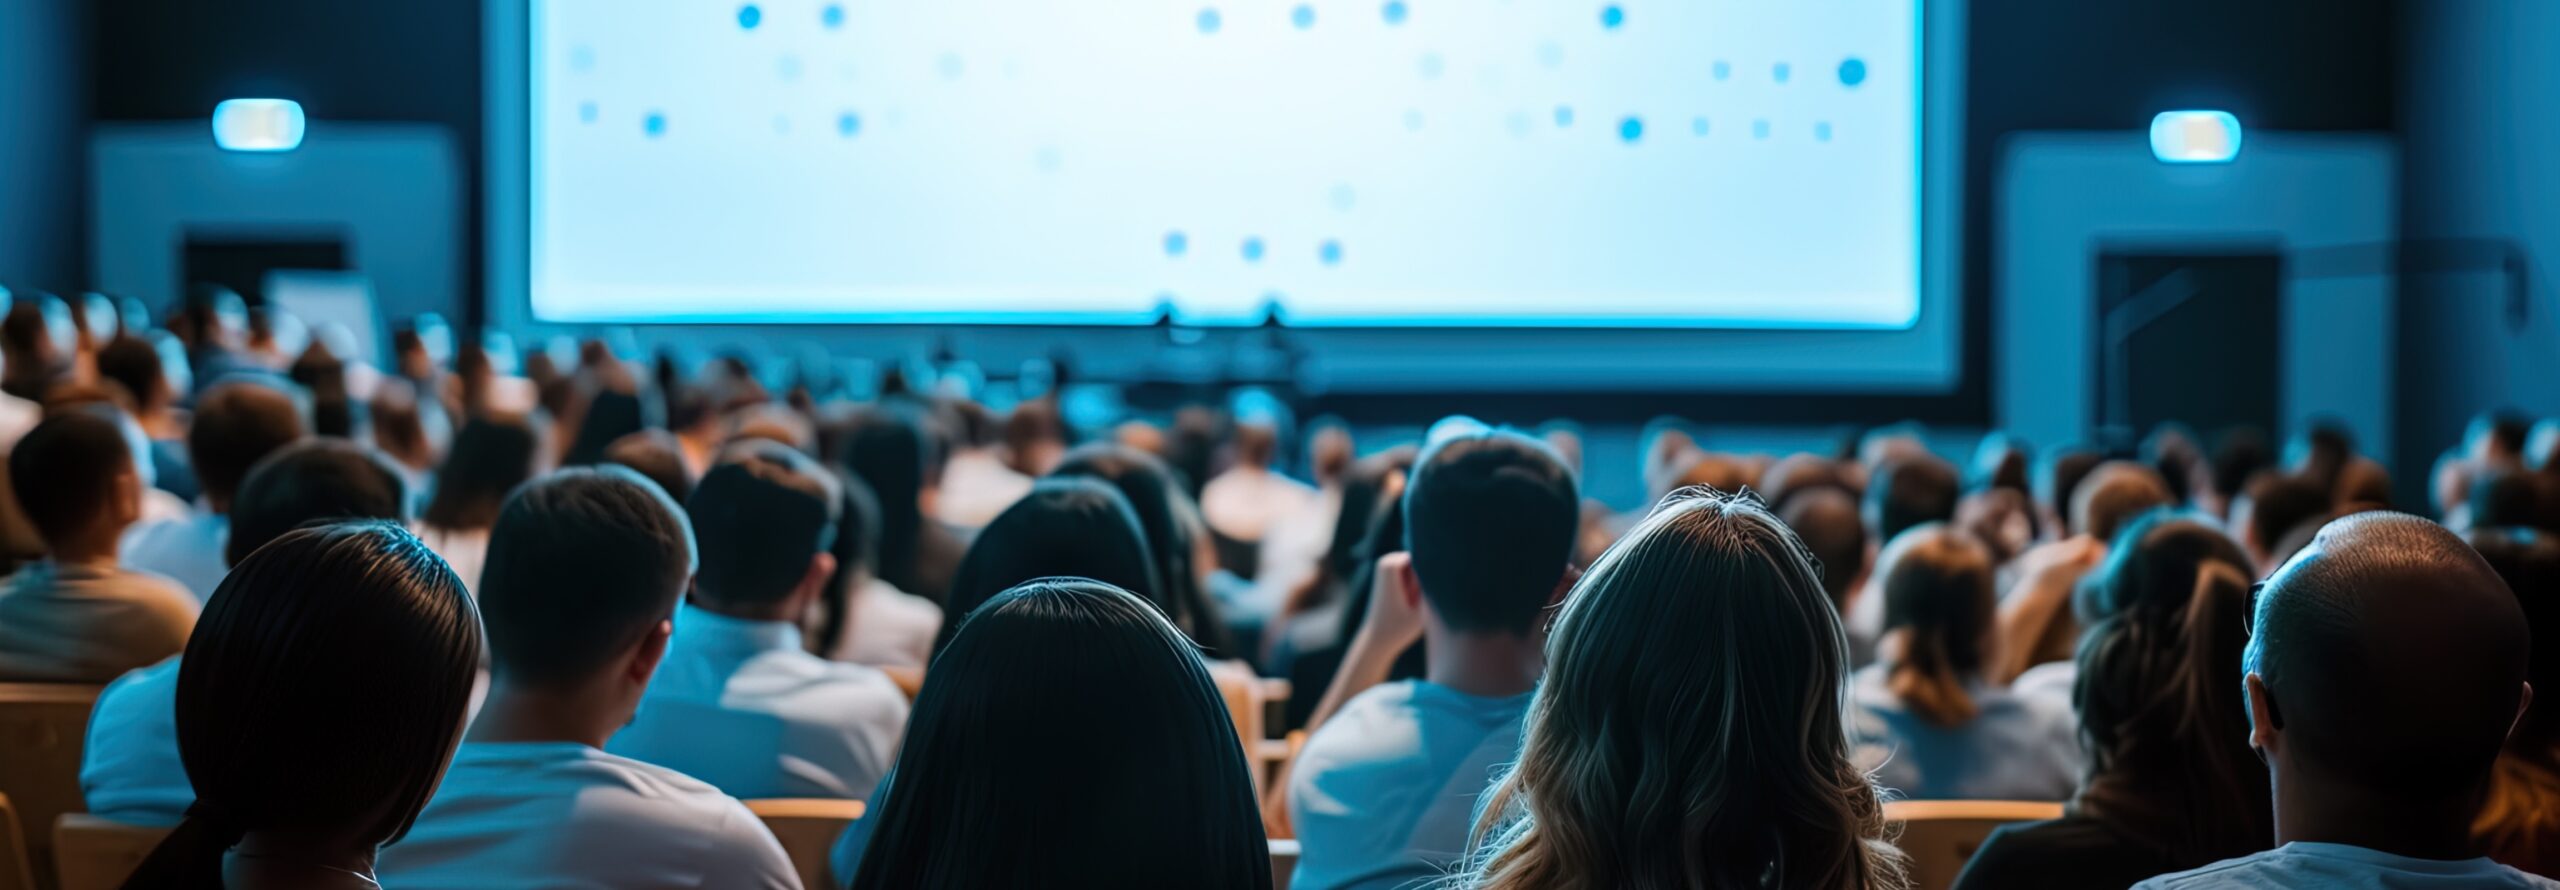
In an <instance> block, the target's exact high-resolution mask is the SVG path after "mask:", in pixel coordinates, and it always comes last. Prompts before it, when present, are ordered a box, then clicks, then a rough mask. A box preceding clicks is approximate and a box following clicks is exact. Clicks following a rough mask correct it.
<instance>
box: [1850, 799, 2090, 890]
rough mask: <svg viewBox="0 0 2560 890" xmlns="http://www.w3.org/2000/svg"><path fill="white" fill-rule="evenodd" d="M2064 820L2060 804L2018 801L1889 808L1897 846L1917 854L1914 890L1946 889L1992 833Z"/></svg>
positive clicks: (1913, 855) (1906, 803)
mask: <svg viewBox="0 0 2560 890" xmlns="http://www.w3.org/2000/svg"><path fill="white" fill-rule="evenodd" d="M2061 816H2062V805H2061V804H2059V803H2051V802H2040V801H2017V800H1897V801H1893V802H1890V803H1887V804H1885V805H1884V819H1885V821H1886V822H1888V823H1890V824H1891V830H1892V832H1893V836H1894V838H1895V841H1894V842H1895V843H1896V844H1897V845H1899V846H1900V847H1902V852H1904V853H1906V854H1909V855H1910V856H1911V887H1912V890H1946V888H1948V887H1952V886H1955V883H1956V875H1957V874H1959V873H1961V872H1963V871H1964V864H1965V863H1966V862H1968V861H1970V860H1972V859H1973V852H1974V851H1975V850H1979V849H1981V848H1982V841H1983V839H1985V838H1988V837H1990V836H1991V831H1992V829H1995V828H1999V827H2000V826H2003V825H2007V824H2010V823H2013V822H2038V821H2042V820H2045V819H2056V818H2060V817H2061Z"/></svg>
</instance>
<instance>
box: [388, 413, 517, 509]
mask: <svg viewBox="0 0 2560 890" xmlns="http://www.w3.org/2000/svg"><path fill="white" fill-rule="evenodd" d="M541 450H542V437H541V436H540V435H538V434H536V433H535V432H534V429H533V424H532V422H531V421H528V420H526V419H525V418H523V417H501V416H487V417H474V418H472V419H471V421H470V422H469V423H466V424H463V426H462V432H460V433H456V434H454V437H453V451H452V452H451V453H450V454H448V455H446V457H445V459H444V466H443V467H442V468H439V469H438V470H437V471H436V481H435V488H436V491H435V496H434V497H432V498H429V499H428V500H427V509H426V510H424V511H422V512H420V513H419V514H418V519H419V520H420V521H421V522H424V523H425V524H427V525H430V526H433V527H436V528H440V529H446V530H450V531H469V530H475V529H484V528H488V527H490V526H493V525H497V524H498V508H500V507H502V506H505V504H506V502H507V493H508V492H511V491H514V490H515V489H516V486H518V485H523V484H524V482H525V480H527V479H531V478H533V465H534V460H535V458H536V457H537V456H538V455H539V454H540V453H541Z"/></svg>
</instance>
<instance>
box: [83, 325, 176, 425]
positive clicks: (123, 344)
mask: <svg viewBox="0 0 2560 890" xmlns="http://www.w3.org/2000/svg"><path fill="white" fill-rule="evenodd" d="M98 376H99V377H101V378H104V379H106V380H110V381H113V382H114V383H115V384H116V385H118V386H122V387H124V389H125V392H127V393H130V394H131V395H132V396H133V401H134V407H135V408H137V409H141V410H150V409H153V408H158V407H161V406H163V405H165V404H167V402H168V399H169V397H170V396H171V395H173V394H174V393H172V392H171V391H170V387H169V377H168V371H167V370H166V368H165V366H164V365H163V363H162V362H161V360H160V349H159V347H156V346H153V345H151V341H149V340H145V339H142V338H140V337H136V336H133V335H131V334H125V335H120V336H118V337H116V338H115V339H112V340H108V341H107V342H106V343H105V344H104V345H102V346H99V347H98Z"/></svg>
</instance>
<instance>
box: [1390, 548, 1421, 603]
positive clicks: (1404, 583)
mask: <svg viewBox="0 0 2560 890" xmlns="http://www.w3.org/2000/svg"><path fill="white" fill-rule="evenodd" d="M1396 593H1397V594H1398V595H1400V596H1403V597H1404V604H1405V606H1406V607H1407V608H1415V609H1418V608H1421V607H1422V576H1420V575H1417V574H1414V572H1413V561H1412V560H1405V561H1404V562H1403V563H1401V564H1399V565H1397V566H1396Z"/></svg>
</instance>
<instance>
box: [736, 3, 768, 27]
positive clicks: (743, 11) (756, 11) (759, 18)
mask: <svg viewBox="0 0 2560 890" xmlns="http://www.w3.org/2000/svg"><path fill="white" fill-rule="evenodd" d="M763 23H764V10H763V9H761V8H758V7H757V6H756V5H755V4H753V3H749V4H747V5H745V6H741V7H738V27H741V28H745V29H747V30H749V31H753V30H755V29H756V26H757V25H759V24H763Z"/></svg>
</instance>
